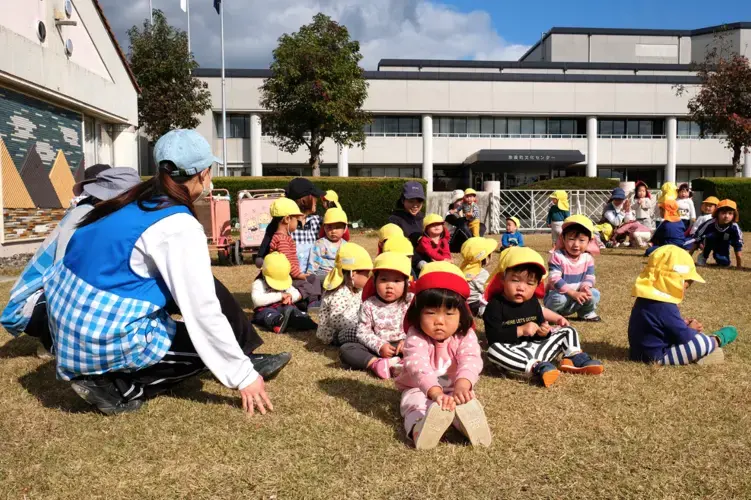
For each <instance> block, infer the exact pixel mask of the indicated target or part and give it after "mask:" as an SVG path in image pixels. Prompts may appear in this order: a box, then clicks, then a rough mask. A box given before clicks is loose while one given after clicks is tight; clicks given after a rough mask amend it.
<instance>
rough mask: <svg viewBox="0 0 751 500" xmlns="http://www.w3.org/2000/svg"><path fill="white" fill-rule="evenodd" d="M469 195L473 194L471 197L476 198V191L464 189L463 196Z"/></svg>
mask: <svg viewBox="0 0 751 500" xmlns="http://www.w3.org/2000/svg"><path fill="white" fill-rule="evenodd" d="M470 194H473V195H475V196H477V191H475V190H474V189H472V188H469V189H465V190H464V196H467V195H470Z"/></svg>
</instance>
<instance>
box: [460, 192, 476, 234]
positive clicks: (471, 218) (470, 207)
mask: <svg viewBox="0 0 751 500" xmlns="http://www.w3.org/2000/svg"><path fill="white" fill-rule="evenodd" d="M462 213H463V214H464V217H465V218H466V219H467V227H469V230H470V231H471V232H472V236H474V237H477V236H480V206H479V205H478V204H477V191H475V190H474V189H472V188H470V189H466V190H465V191H464V203H462Z"/></svg>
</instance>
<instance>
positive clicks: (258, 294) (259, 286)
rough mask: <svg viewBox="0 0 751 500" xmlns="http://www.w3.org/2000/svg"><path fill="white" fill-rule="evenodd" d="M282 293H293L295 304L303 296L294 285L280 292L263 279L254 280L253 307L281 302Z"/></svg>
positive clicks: (251, 295) (251, 292)
mask: <svg viewBox="0 0 751 500" xmlns="http://www.w3.org/2000/svg"><path fill="white" fill-rule="evenodd" d="M282 293H288V294H289V295H291V296H292V303H293V304H294V303H295V302H297V301H298V300H300V299H301V298H302V295H300V292H299V291H298V290H297V288H295V287H293V286H291V287H289V288H287V289H286V290H285V291H284V292H280V291H278V290H274V289H273V288H271V287H270V286H269V285H268V284H267V283H266V282H265V281H264V280H262V279H257V280H255V281H253V287H252V288H251V291H250V298H251V299H252V300H253V307H266V306H270V305H271V304H276V303H278V302H281V301H282Z"/></svg>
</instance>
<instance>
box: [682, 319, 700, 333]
mask: <svg viewBox="0 0 751 500" xmlns="http://www.w3.org/2000/svg"><path fill="white" fill-rule="evenodd" d="M686 326H688V327H689V328H692V329H694V330H696V331H697V332H703V331H704V325H702V324H701V323H699V321H697V320H696V319H694V318H690V319H687V320H686Z"/></svg>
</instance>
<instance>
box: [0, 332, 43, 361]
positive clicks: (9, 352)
mask: <svg viewBox="0 0 751 500" xmlns="http://www.w3.org/2000/svg"><path fill="white" fill-rule="evenodd" d="M40 345H41V344H40V343H39V341H38V340H37V339H35V338H33V337H29V336H28V335H21V336H20V337H14V338H12V339H10V340H9V341H8V342H6V343H5V344H3V345H2V346H0V359H7V358H21V357H28V356H36V352H37V348H38V347H39V346H40Z"/></svg>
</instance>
